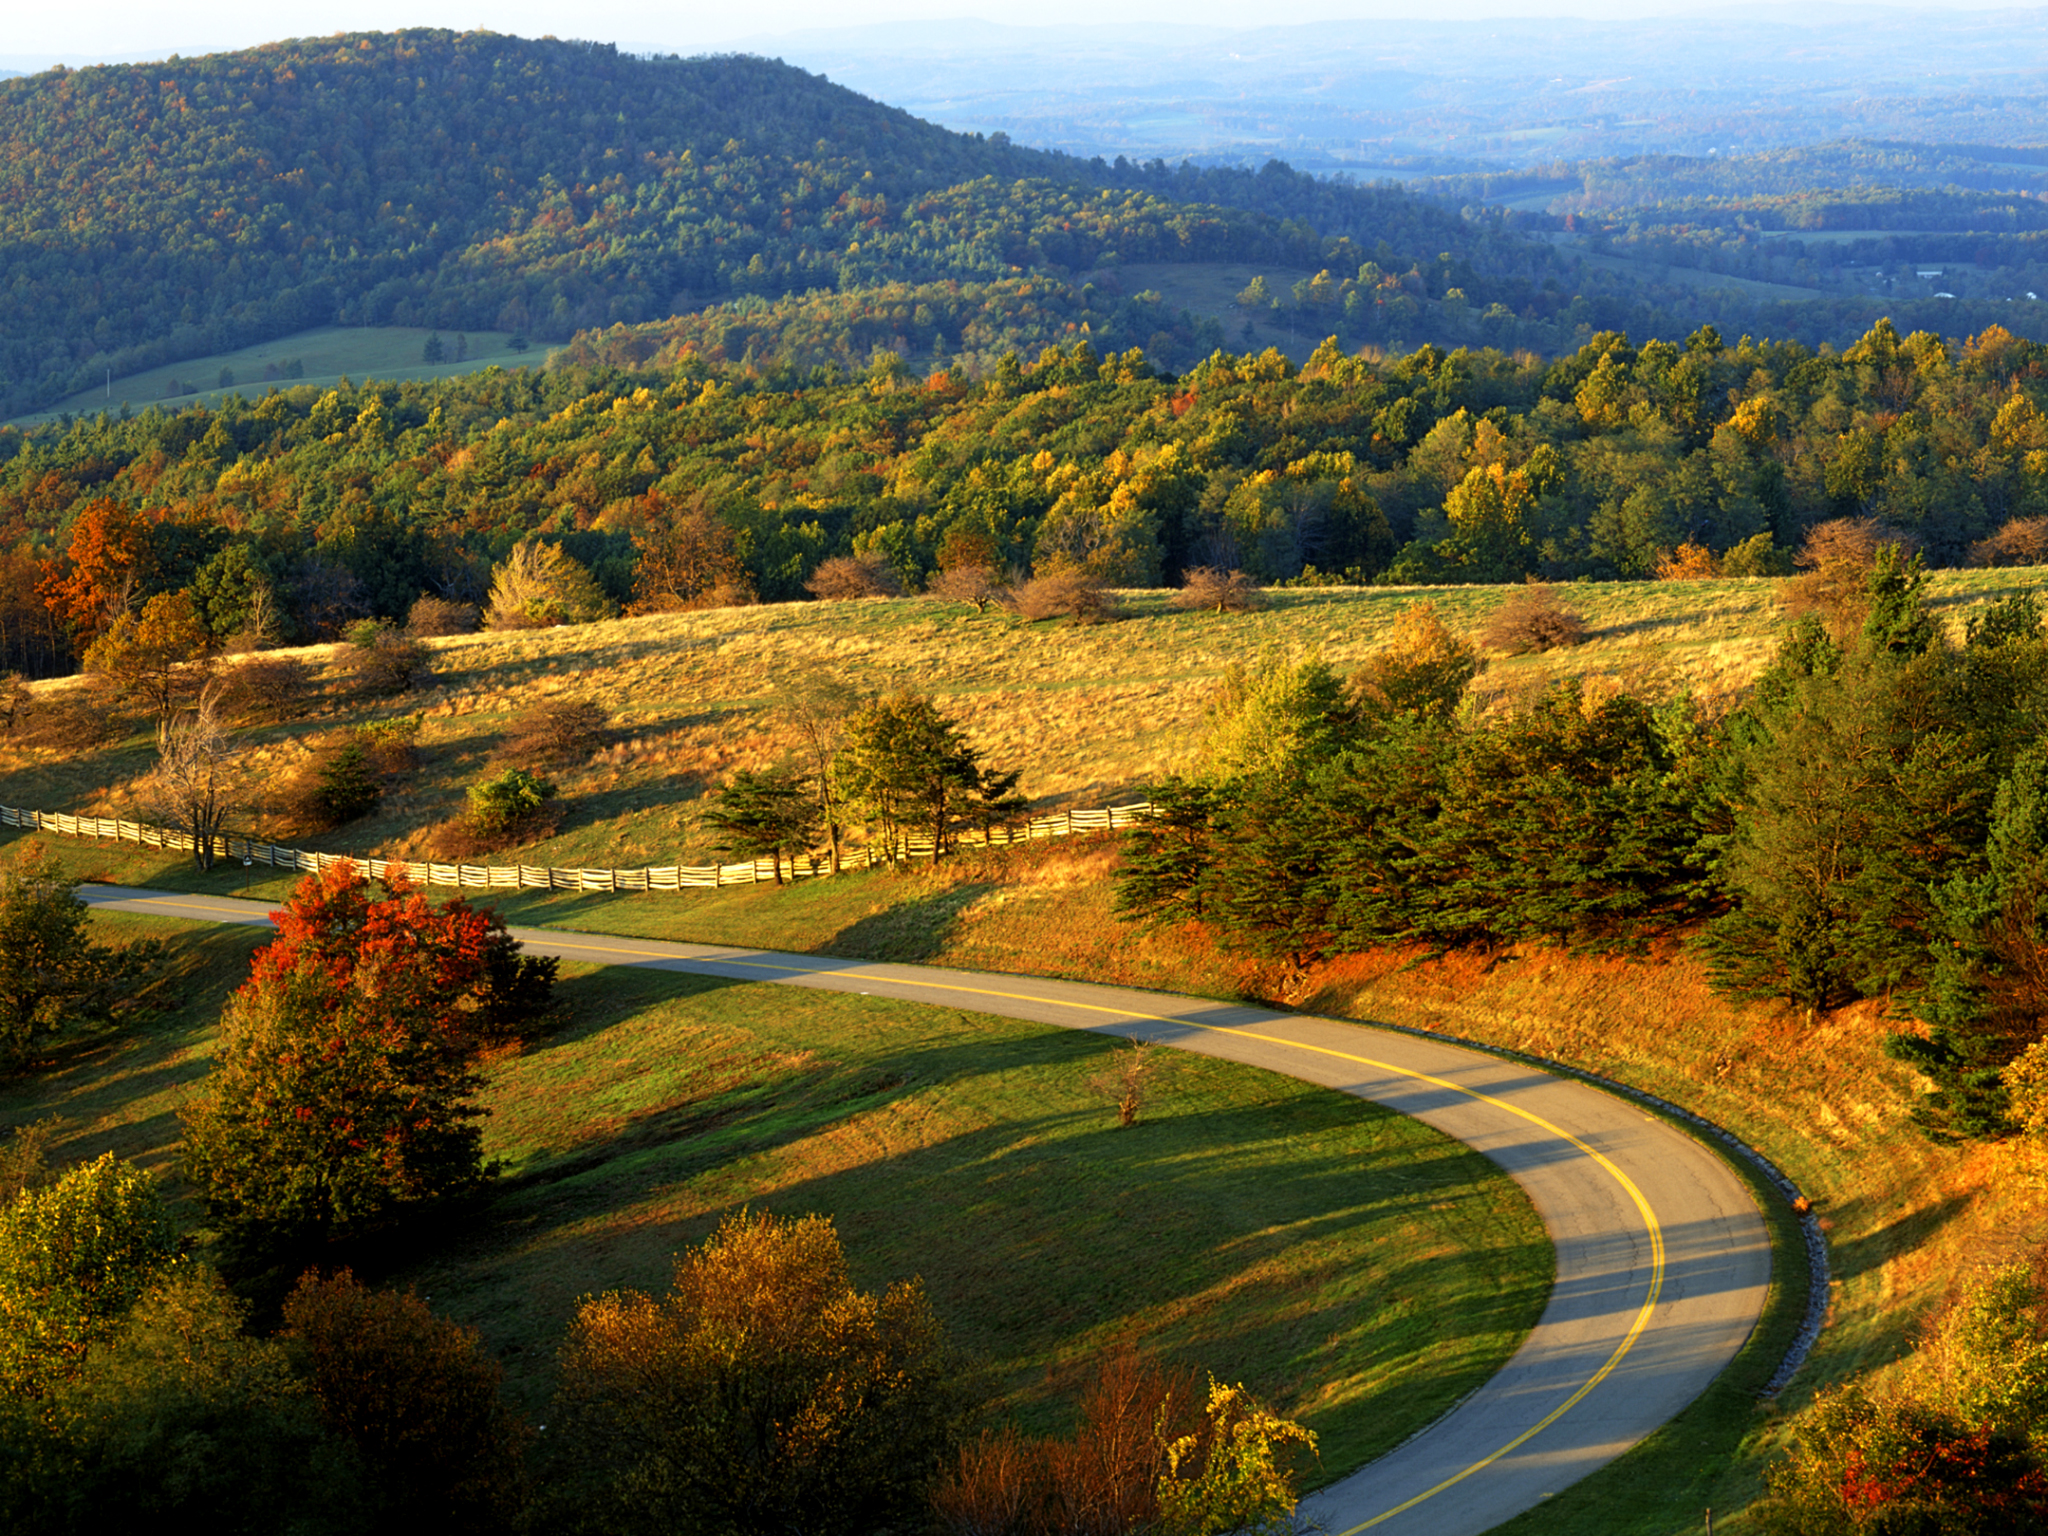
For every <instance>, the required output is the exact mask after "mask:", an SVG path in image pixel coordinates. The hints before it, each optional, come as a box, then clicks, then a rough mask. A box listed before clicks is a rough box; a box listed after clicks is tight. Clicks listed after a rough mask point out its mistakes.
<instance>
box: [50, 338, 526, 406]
mask: <svg viewBox="0 0 2048 1536" xmlns="http://www.w3.org/2000/svg"><path fill="white" fill-rule="evenodd" d="M434 334H435V333H434V332H433V331H431V330H426V329H421V328H416V327H413V326H402V325H374V326H353V325H328V326H322V327H320V328H319V329H318V330H312V331H299V332H297V333H296V334H294V335H291V336H283V337H279V338H278V339H277V340H276V341H267V342H264V343H262V344H261V345H260V346H254V347H243V348H241V349H240V350H239V351H235V352H216V353H214V354H212V355H211V356H208V357H193V358H187V359H185V360H184V361H183V362H177V363H166V364H165V365H164V366H163V367H161V368H151V369H149V370H148V371H146V372H143V373H133V374H127V375H124V376H123V377H121V378H117V379H114V380H113V381H112V382H111V383H110V384H106V385H102V386H101V387H100V388H97V389H88V390H84V391H82V392H80V393H79V394H75V395H72V396H70V397H68V398H67V399H64V400H60V401H58V402H57V403H56V404H55V405H53V406H51V407H50V408H49V409H47V410H44V411H39V412H37V413H36V414H34V415H32V416H22V417H17V418H16V421H17V423H18V424H20V425H23V426H27V425H30V424H32V423H35V422H41V421H49V420H52V419H54V418H55V417H57V416H61V415H63V414H65V413H67V412H68V413H70V414H72V415H82V414H86V413H89V412H94V411H112V412H117V413H118V412H119V411H120V409H121V407H122V406H124V405H126V406H127V407H128V408H129V409H130V410H135V411H140V410H143V409H145V408H147V407H149V406H152V405H163V406H165V407H167V408H169V407H183V406H187V405H213V404H216V403H218V402H219V401H220V400H222V399H224V398H226V397H227V396H229V395H241V396H243V397H245V398H247V399H250V400H256V399H260V398H261V397H262V396H263V395H264V394H265V393H266V392H267V391H269V390H270V389H272V388H277V389H290V388H292V387H294V386H297V385H308V384H309V385H315V386H318V387H320V388H332V387H333V386H335V385H337V384H339V383H340V382H341V380H342V377H343V376H344V375H346V376H347V377H349V378H350V379H352V380H354V381H355V382H356V383H358V384H360V383H362V382H363V381H364V380H366V379H400V380H403V379H445V378H450V377H452V376H454V375H456V374H460V373H476V372H479V371H480V370H482V369H485V368H491V367H499V368H524V367H531V366H533V365H534V364H537V363H540V362H542V361H543V360H544V359H545V358H546V356H547V353H546V350H545V349H544V348H541V347H528V348H527V349H526V350H525V351H519V352H515V351H513V350H512V349H511V347H510V346H509V345H508V343H509V342H510V341H511V339H512V337H511V335H510V334H509V333H508V332H505V331H471V332H468V333H467V335H466V337H465V338H464V339H466V341H467V343H468V345H467V356H466V358H465V360H464V361H462V362H457V361H455V350H456V341H457V338H458V335H459V334H460V333H458V332H455V331H442V332H440V333H439V334H440V337H441V342H442V345H443V346H444V347H445V348H446V351H447V357H446V360H445V361H443V362H440V363H428V362H425V361H424V360H423V359H422V355H421V354H422V353H423V352H424V351H425V349H426V345H427V338H428V337H430V336H432V335H434ZM293 361H296V362H298V364H299V365H300V368H301V370H302V371H301V374H300V375H299V376H297V377H286V376H285V372H284V370H285V368H286V367H287V365H288V364H290V363H292V362H293ZM223 368H225V369H227V370H228V371H229V372H230V373H232V374H233V375H234V383H233V384H232V385H229V386H222V385H221V384H220V383H219V380H220V373H221V370H222V369H223ZM266 370H268V372H266ZM187 386H190V387H191V389H193V390H196V393H193V392H188V390H187Z"/></svg>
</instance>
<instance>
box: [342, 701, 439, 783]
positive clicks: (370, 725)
mask: <svg viewBox="0 0 2048 1536" xmlns="http://www.w3.org/2000/svg"><path fill="white" fill-rule="evenodd" d="M426 723H427V717H426V716H425V715H423V714H412V715H394V716H392V717H391V718H390V719H388V720H366V721H364V722H363V724H361V725H359V726H357V727H356V728H355V730H354V732H353V733H352V734H353V737H354V739H355V740H356V741H358V742H360V743H361V744H362V748H363V752H364V754H365V756H366V757H367V758H368V759H369V764H370V767H371V768H372V769H374V770H375V771H376V772H378V773H380V774H383V775H384V776H385V777H386V778H387V779H392V778H397V777H399V776H400V775H401V774H407V773H411V772H412V771H413V770H414V769H415V768H417V767H419V765H420V748H419V740H420V730H421V728H422V727H423V726H425V724H426Z"/></svg>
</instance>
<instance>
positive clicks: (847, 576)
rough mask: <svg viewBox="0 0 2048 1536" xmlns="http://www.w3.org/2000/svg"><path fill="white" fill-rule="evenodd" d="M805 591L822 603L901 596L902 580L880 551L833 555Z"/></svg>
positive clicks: (824, 563)
mask: <svg viewBox="0 0 2048 1536" xmlns="http://www.w3.org/2000/svg"><path fill="white" fill-rule="evenodd" d="M804 590H805V591H807V592H809V593H810V594H811V596H813V597H815V598H817V599H819V600H820V601H822V602H844V601H851V600H856V599H859V598H865V597H901V596H902V595H903V582H902V580H901V578H899V577H898V576H897V574H896V571H895V568H894V567H893V566H891V565H890V564H889V562H888V559H887V558H886V557H885V556H884V555H883V554H882V553H881V552H880V551H879V550H869V551H868V552H867V553H866V554H862V555H834V556H833V557H832V558H831V559H829V560H823V561H820V562H819V564H818V568H817V569H816V570H815V571H813V572H811V575H810V579H809V580H808V581H806V582H805V583H804Z"/></svg>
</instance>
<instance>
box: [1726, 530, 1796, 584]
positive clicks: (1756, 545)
mask: <svg viewBox="0 0 2048 1536" xmlns="http://www.w3.org/2000/svg"><path fill="white" fill-rule="evenodd" d="M1721 574H1722V575H1723V576H1790V575H1791V574H1792V551H1790V550H1789V549H1780V548H1778V546H1777V545H1776V544H1774V543H1772V542H1771V536H1770V535H1769V534H1768V533H1759V534H1753V535H1751V536H1750V537H1749V538H1746V539H1744V540H1743V541H1742V542H1741V543H1740V544H1737V545H1735V546H1734V547H1733V548H1731V549H1730V550H1729V551H1728V552H1727V553H1726V554H1725V555H1723V556H1722V557H1721Z"/></svg>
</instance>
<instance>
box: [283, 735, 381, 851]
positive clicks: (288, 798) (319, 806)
mask: <svg viewBox="0 0 2048 1536" xmlns="http://www.w3.org/2000/svg"><path fill="white" fill-rule="evenodd" d="M383 798H384V786H383V784H382V783H381V782H380V781H379V779H378V776H377V772H376V769H375V767H374V766H373V765H372V763H371V759H370V752H369V748H368V746H367V745H366V744H365V743H364V741H363V739H362V738H361V737H360V736H358V735H357V734H356V733H355V732H353V731H337V732H333V733H331V734H329V735H326V736H322V737H318V738H316V739H315V740H314V742H313V748H312V751H311V753H310V754H309V755H308V756H306V757H305V758H303V759H301V760H300V761H299V762H298V763H297V764H296V765H295V766H294V767H293V768H292V769H291V770H290V771H289V772H287V773H286V774H285V775H284V777H283V778H282V779H281V780H280V781H279V783H278V786H277V789H276V791H275V794H274V795H273V797H272V800H271V804H272V806H273V808H274V809H275V810H276V812H277V814H278V816H279V818H280V819H281V820H282V822H283V824H284V826H285V827H286V828H288V829H289V830H290V832H291V833H294V834H303V833H311V832H327V831H331V830H332V829H334V828H335V827H339V826H342V825H344V824H346V823H348V822H351V821H355V820H357V819H358V818H360V817H363V816H367V815H369V814H370V812H372V811H374V810H375V809H376V808H377V805H378V803H379V802H380V801H381V800H382V799H383Z"/></svg>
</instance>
